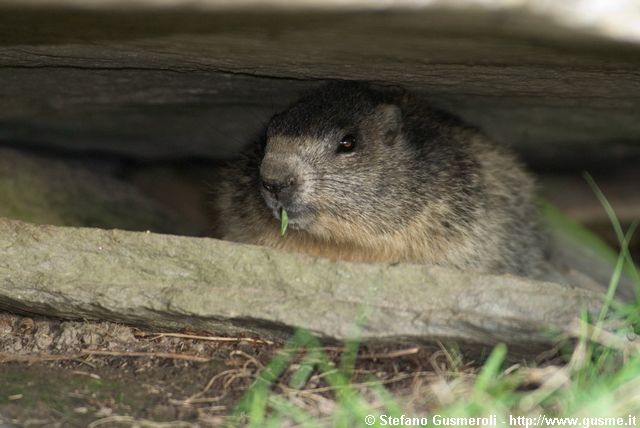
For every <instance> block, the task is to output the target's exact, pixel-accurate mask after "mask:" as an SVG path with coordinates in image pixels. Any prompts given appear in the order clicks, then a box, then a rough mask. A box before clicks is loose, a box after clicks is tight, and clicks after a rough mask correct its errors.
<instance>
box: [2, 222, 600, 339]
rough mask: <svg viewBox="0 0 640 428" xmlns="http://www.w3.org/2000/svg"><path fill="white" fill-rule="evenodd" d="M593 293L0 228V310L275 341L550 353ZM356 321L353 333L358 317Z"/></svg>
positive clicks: (171, 241)
mask: <svg viewBox="0 0 640 428" xmlns="http://www.w3.org/2000/svg"><path fill="white" fill-rule="evenodd" d="M599 296H600V294H598V293H594V292H590V291H586V290H582V289H575V288H571V287H569V286H562V285H558V284H554V283H545V282H534V281H530V280H526V279H522V278H516V277H511V276H480V275H476V274H472V273H461V272H453V271H448V270H444V269H440V268H429V267H425V266H414V265H392V266H387V265H369V264H349V263H334V262H331V261H328V260H324V259H315V258H310V257H307V256H303V255H297V254H284V253H278V252H275V251H273V250H271V249H267V248H262V247H253V246H244V245H238V244H233V243H229V242H224V241H218V240H214V239H206V238H184V237H175V236H168V235H156V234H151V233H138V232H123V231H117V230H113V231H104V230H96V229H75V228H60V227H55V226H36V225H31V224H27V223H22V222H18V221H11V220H2V221H0V308H2V309H7V310H12V311H16V310H17V311H25V312H29V313H38V314H47V315H55V316H60V317H65V318H86V319H101V320H110V321H116V322H131V323H137V324H140V323H141V324H147V325H151V326H156V327H170V328H183V327H189V328H195V329H207V330H212V331H216V332H220V333H231V334H235V333H239V332H254V333H258V334H261V335H267V336H274V335H275V336H278V335H280V334H282V333H286V332H289V331H290V330H291V329H292V328H295V327H304V328H307V329H310V330H311V331H313V332H314V333H316V334H318V335H319V336H321V337H325V338H335V339H344V338H349V337H355V336H361V337H362V338H364V339H365V340H403V339H411V340H414V341H434V340H444V341H449V340H450V341H457V342H459V343H470V344H481V345H490V344H494V343H496V342H502V341H503V342H507V343H509V344H513V345H522V344H528V346H532V347H534V346H535V345H543V344H548V343H550V342H551V341H552V335H550V333H549V332H550V331H554V330H555V331H562V330H563V329H564V328H565V327H566V326H567V325H568V324H569V323H570V322H571V321H572V320H573V319H574V318H575V317H576V316H577V315H578V314H579V313H580V309H581V308H582V307H587V308H589V309H591V310H595V309H596V308H597V307H598V306H599V301H600V300H599V299H600V297H599ZM361 316H364V318H365V321H364V322H363V323H362V327H361V331H358V329H357V328H356V324H357V320H358V319H359V318H360V317H361Z"/></svg>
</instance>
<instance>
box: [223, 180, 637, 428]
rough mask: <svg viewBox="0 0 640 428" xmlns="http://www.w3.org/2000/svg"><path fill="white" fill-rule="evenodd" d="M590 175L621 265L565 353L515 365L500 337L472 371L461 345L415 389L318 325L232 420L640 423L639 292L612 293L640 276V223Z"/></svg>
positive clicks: (283, 356) (272, 367)
mask: <svg viewBox="0 0 640 428" xmlns="http://www.w3.org/2000/svg"><path fill="white" fill-rule="evenodd" d="M586 179H587V181H588V183H589V184H590V186H591V187H592V189H593V190H594V193H595V194H596V196H597V197H598V199H599V200H600V202H601V203H602V205H603V207H604V209H605V210H606V212H607V214H608V215H609V218H610V220H611V223H612V226H613V227H614V230H615V232H616V236H617V237H618V240H619V243H620V248H621V251H620V252H619V254H618V255H617V256H615V257H614V258H612V262H613V264H614V266H615V268H614V272H613V275H612V276H611V280H610V282H609V284H608V291H607V293H606V297H605V300H604V304H603V306H602V309H601V310H600V312H599V313H596V314H588V313H587V312H586V311H585V312H584V313H583V314H582V316H581V318H580V320H579V322H578V323H577V324H576V325H577V326H578V327H577V329H576V331H574V332H573V333H574V334H572V335H571V337H567V338H565V339H564V342H563V343H561V344H559V346H558V349H564V350H565V351H564V352H562V351H558V353H557V354H556V355H555V356H554V357H553V358H552V359H548V358H547V359H546V360H544V361H543V362H542V363H540V364H536V363H532V362H531V361H529V362H521V363H520V364H515V365H514V364H513V363H508V356H509V352H508V349H507V347H506V346H505V345H504V344H500V345H498V346H496V347H495V348H494V349H493V351H492V352H491V353H490V355H489V356H488V357H487V358H486V359H485V360H484V362H481V363H476V364H475V365H474V366H473V369H472V370H471V371H469V370H465V366H466V367H468V365H465V364H464V361H463V360H464V357H460V354H459V353H458V352H457V351H455V350H444V351H445V352H444V354H445V355H446V360H447V370H446V371H445V372H443V373H440V374H439V375H438V376H436V379H434V378H433V376H432V377H430V378H429V377H427V378H420V376H421V375H422V373H416V374H415V379H414V380H413V381H414V382H413V384H414V387H413V389H412V388H406V387H403V388H398V389H396V390H393V389H391V388H388V387H387V386H385V384H383V382H382V381H380V380H379V379H378V378H377V377H376V376H375V373H373V372H371V373H364V374H363V373H362V372H363V370H359V369H358V364H357V361H358V355H359V354H358V352H359V348H360V346H359V343H358V342H357V341H352V342H349V343H347V344H346V346H345V348H344V351H343V352H342V353H341V356H340V358H339V359H336V358H333V359H332V357H331V355H330V354H329V352H327V351H326V350H325V349H324V348H322V346H321V344H320V343H319V342H318V340H317V339H316V338H315V337H314V336H313V335H312V334H310V333H309V332H306V331H298V332H296V333H295V334H294V336H293V337H292V338H291V339H290V340H289V342H288V343H287V345H286V346H285V347H284V349H283V350H282V351H280V352H279V353H278V355H277V356H276V357H275V358H273V360H272V361H271V362H270V363H269V364H268V365H267V366H266V367H265V368H264V369H263V370H262V371H261V372H260V373H259V375H258V378H257V380H256V381H255V382H254V384H253V385H252V386H251V387H250V389H249V390H248V391H247V392H246V394H245V395H244V397H243V398H242V399H241V400H240V402H239V403H238V404H237V406H236V408H235V410H234V413H233V415H232V417H231V418H230V419H229V421H228V423H229V425H230V426H236V425H247V426H250V427H263V426H265V427H278V426H281V425H282V424H284V423H285V422H287V423H289V424H292V425H294V426H303V427H323V426H335V427H360V426H362V427H367V426H375V427H379V426H419V425H417V424H416V423H418V422H420V421H419V419H415V420H411V421H407V419H406V418H426V419H423V420H424V421H427V422H428V426H432V425H434V422H436V421H440V422H441V423H442V424H443V425H445V423H446V420H445V419H444V418H456V419H455V422H458V423H462V425H463V426H464V425H465V424H464V422H465V421H464V420H461V419H460V418H481V417H489V416H490V415H495V418H496V422H497V425H498V426H525V425H527V424H528V425H529V426H533V425H534V424H541V425H542V426H560V425H562V423H563V422H564V423H566V424H569V425H570V426H621V425H620V423H621V422H622V423H624V424H627V425H626V426H634V425H633V423H634V420H633V417H636V418H637V419H636V420H635V426H640V344H639V343H636V342H638V341H636V342H633V341H632V340H629V337H631V336H632V335H633V334H634V333H635V334H639V333H640V300H639V299H636V301H635V302H632V303H629V304H619V303H617V302H616V301H614V294H615V291H616V288H617V286H618V283H619V281H620V278H621V276H622V274H623V272H625V273H626V274H627V275H628V276H630V277H631V278H632V279H633V280H634V281H637V282H636V284H640V276H639V275H638V271H637V267H636V265H635V264H634V263H633V261H632V259H631V255H630V254H629V250H628V242H629V240H630V238H631V235H632V234H633V232H634V231H635V225H633V226H632V227H631V228H630V229H629V230H627V231H624V230H623V229H622V226H621V225H620V223H619V222H618V220H617V218H616V216H615V213H614V211H613V209H612V208H611V205H610V204H609V202H608V201H607V199H606V198H605V196H604V195H603V194H602V192H601V191H600V189H599V188H598V187H597V185H596V184H595V182H594V181H593V179H591V177H589V176H587V177H586ZM597 245H600V244H597ZM637 291H638V290H637V289H636V295H638V292H637ZM318 380H319V382H318ZM418 381H420V382H418ZM416 384H417V385H419V387H418V388H416V387H415V385H416ZM311 397H313V398H314V399H315V401H314V400H312V399H310V398H311ZM327 403H329V404H328V405H327ZM323 405H324V407H326V408H325V409H323V408H322V407H323ZM543 417H544V418H547V419H540V418H543ZM367 418H369V419H367ZM383 418H384V419H383ZM390 418H395V419H390ZM434 418H436V419H434ZM551 418H575V419H573V420H570V419H568V420H567V419H565V420H563V421H557V420H556V421H554V420H552V419H551ZM615 418H622V419H619V420H618V419H615ZM367 421H369V422H372V423H367ZM389 421H392V422H395V423H390V422H389ZM470 421H471V420H469V419H467V422H470ZM541 421H542V422H541ZM450 422H451V421H450ZM501 422H505V424H504V425H503V424H502V423H501ZM450 425H451V424H450Z"/></svg>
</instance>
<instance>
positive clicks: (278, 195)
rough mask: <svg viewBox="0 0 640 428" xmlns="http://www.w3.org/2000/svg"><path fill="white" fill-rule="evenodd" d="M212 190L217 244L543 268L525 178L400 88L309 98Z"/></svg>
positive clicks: (491, 148)
mask: <svg viewBox="0 0 640 428" xmlns="http://www.w3.org/2000/svg"><path fill="white" fill-rule="evenodd" d="M219 189H220V191H219V192H218V194H217V196H216V200H215V207H216V210H217V211H218V218H219V221H220V225H219V226H220V237H222V238H224V239H229V240H234V241H239V242H245V243H252V244H259V245H268V246H272V247H277V248H282V249H287V250H291V251H302V252H306V253H309V254H312V255H318V256H325V257H330V258H334V259H344V260H352V261H386V262H412V263H426V264H436V265H443V266H450V267H455V268H459V269H470V270H476V271H481V272H496V273H497V272H511V273H516V274H521V275H530V276H539V275H541V274H542V272H543V267H542V265H543V260H544V256H543V248H544V238H543V234H542V233H541V232H540V228H539V226H538V216H537V212H536V208H535V206H534V191H535V186H534V183H533V180H532V178H531V177H530V176H529V175H528V174H527V173H526V172H525V171H524V169H523V168H522V167H521V165H520V164H519V163H518V162H517V160H516V159H515V158H514V156H512V155H511V154H510V153H508V152H507V151H505V150H504V149H501V148H499V147H497V146H496V145H495V144H493V143H492V142H491V141H489V140H488V139H487V138H486V137H485V136H484V135H483V134H482V133H481V132H479V131H478V130H476V129H474V128H472V127H470V126H468V125H465V124H464V123H463V122H462V121H461V120H459V119H458V118H457V117H455V116H453V115H450V114H447V113H445V112H442V111H438V110H436V109H434V108H432V107H431V106H430V105H429V104H428V103H426V102H425V101H424V100H421V99H419V98H417V97H414V96H412V95H411V94H409V93H406V92H405V91H402V90H399V89H387V88H374V87H372V86H371V85H368V84H364V83H353V82H349V83H345V82H340V83H330V84H327V85H325V86H323V87H321V88H319V89H317V90H315V91H312V92H310V93H309V94H307V95H306V96H304V97H303V98H302V99H300V100H299V101H298V102H296V103H295V104H294V105H292V106H291V107H290V108H289V109H287V110H285V111H284V112H282V113H279V114H277V115H275V116H274V117H273V118H272V119H271V121H270V123H269V125H268V127H267V129H266V133H265V135H264V137H263V138H262V139H260V140H259V141H257V142H256V143H255V144H252V145H251V146H249V147H248V149H247V151H246V152H245V156H244V157H243V158H242V159H241V160H239V161H237V162H235V163H233V164H232V165H230V167H229V168H228V170H226V171H225V174H224V179H223V180H222V181H221V183H220V186H219ZM280 208H284V209H286V211H287V213H288V215H289V225H290V231H289V232H288V233H287V235H286V236H285V237H284V238H282V237H281V236H280V235H279V215H280Z"/></svg>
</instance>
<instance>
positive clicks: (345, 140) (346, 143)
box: [337, 134, 356, 153]
mask: <svg viewBox="0 0 640 428" xmlns="http://www.w3.org/2000/svg"><path fill="white" fill-rule="evenodd" d="M355 147H356V137H355V135H353V134H347V135H345V136H344V137H342V138H341V139H340V143H339V144H338V150H337V152H338V153H345V152H350V151H351V150H353V149H354V148H355Z"/></svg>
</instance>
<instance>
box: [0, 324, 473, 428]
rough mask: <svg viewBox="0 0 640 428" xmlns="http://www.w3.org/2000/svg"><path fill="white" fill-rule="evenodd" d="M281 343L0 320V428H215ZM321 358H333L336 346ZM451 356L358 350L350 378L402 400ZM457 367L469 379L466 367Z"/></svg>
mask: <svg viewBox="0 0 640 428" xmlns="http://www.w3.org/2000/svg"><path fill="white" fill-rule="evenodd" d="M282 346H283V344H282V343H272V342H267V341H263V340H261V339H259V338H252V337H234V338H219V337H212V336H211V334H210V333H203V332H180V333H175V332H157V331H156V332H154V331H146V330H142V329H140V328H136V327H131V326H125V325H119V324H113V323H107V322H101V323H94V322H79V321H64V320H57V319H48V318H39V317H24V316H19V315H14V314H8V313H0V428H6V427H14V426H16V427H18V426H19V427H134V426H135V427H208V426H219V425H221V424H223V423H224V422H225V418H226V417H227V416H228V415H229V414H230V413H231V412H232V410H233V408H234V406H235V404H236V403H237V402H238V400H239V399H240V397H241V396H242V395H243V393H244V392H245V391H246V390H247V388H248V387H249V386H250V385H251V384H252V383H253V381H254V380H255V379H256V376H257V374H258V372H259V370H260V369H261V368H262V367H263V366H264V365H266V364H267V362H268V361H270V360H271V358H272V357H273V356H274V355H275V354H276V353H277V352H278V350H279V349H281V348H282ZM324 351H325V352H326V353H327V355H328V356H329V357H330V359H333V360H334V361H335V362H336V363H337V362H338V361H339V360H340V355H341V351H342V349H341V348H340V347H331V346H329V347H326V348H324ZM450 358H451V356H450V355H445V354H444V353H443V352H442V351H434V350H428V349H426V348H422V347H415V346H413V347H407V346H404V347H403V346H399V345H398V346H396V347H390V346H388V345H386V346H383V345H379V346H373V345H370V346H362V347H361V349H360V351H359V356H358V362H357V364H356V371H355V375H354V379H353V381H354V382H356V383H357V382H358V378H362V379H370V376H372V375H373V376H375V377H376V378H377V379H379V380H380V381H382V382H383V383H384V384H385V385H387V387H389V388H390V390H391V391H392V392H394V393H398V394H399V395H402V394H406V393H409V394H410V393H411V391H414V390H415V387H416V382H418V381H419V380H421V379H422V380H424V379H425V378H428V379H431V380H433V379H436V378H438V377H439V376H441V375H442V373H444V372H446V370H447V366H448V365H449V364H450V362H451V361H450ZM293 369H294V368H291V370H293ZM463 370H469V371H470V373H471V372H473V371H474V370H475V369H474V368H473V362H470V363H469V364H468V366H466V367H463ZM285 376H286V374H285ZM323 386H326V384H325V383H324V381H323V380H322V379H315V380H314V379H313V377H312V378H311V379H310V381H309V382H308V384H307V385H306V386H305V388H306V389H307V391H305V392H306V394H305V396H304V397H305V399H310V398H313V400H314V404H313V407H314V408H313V412H314V413H316V414H317V415H318V416H322V415H326V414H330V412H331V410H332V405H333V401H332V399H331V393H324V392H323V393H322V394H314V390H316V389H317V390H322V389H325V388H322V387H323ZM314 397H315V398H314ZM290 398H291V397H290ZM318 403H320V404H318Z"/></svg>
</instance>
